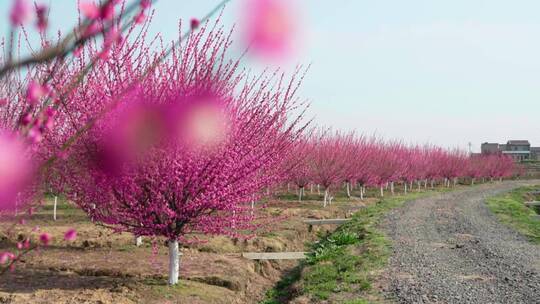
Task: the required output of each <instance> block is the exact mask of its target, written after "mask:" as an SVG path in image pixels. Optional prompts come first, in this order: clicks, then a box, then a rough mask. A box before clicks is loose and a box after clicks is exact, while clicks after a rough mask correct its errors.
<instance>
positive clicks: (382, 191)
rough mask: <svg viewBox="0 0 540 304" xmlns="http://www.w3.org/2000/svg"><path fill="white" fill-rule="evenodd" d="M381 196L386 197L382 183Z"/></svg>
mask: <svg viewBox="0 0 540 304" xmlns="http://www.w3.org/2000/svg"><path fill="white" fill-rule="evenodd" d="M381 197H384V187H383V185H381Z"/></svg>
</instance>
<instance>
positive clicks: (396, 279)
mask: <svg viewBox="0 0 540 304" xmlns="http://www.w3.org/2000/svg"><path fill="white" fill-rule="evenodd" d="M538 183H540V182H538V181H536V184H538ZM534 184H535V182H534V181H512V182H503V183H495V184H484V185H480V186H476V187H471V188H467V189H461V190H457V191H453V192H448V193H443V194H438V195H436V196H432V197H428V198H422V199H418V200H413V201H410V202H407V203H406V204H405V205H404V206H403V207H402V208H398V209H395V210H393V211H392V212H390V213H389V214H388V216H387V217H386V219H385V220H384V221H383V223H382V224H381V225H382V228H383V230H385V231H386V232H387V233H388V235H389V236H390V237H391V238H392V240H393V247H394V248H393V252H394V253H393V255H392V257H391V258H390V262H389V265H388V268H387V270H386V271H385V274H384V278H385V281H386V284H387V285H388V286H386V287H385V289H386V290H387V297H388V299H391V300H394V301H396V302H397V303H479V304H480V303H482V304H484V303H513V304H514V303H515V304H518V303H524V304H525V303H526V304H531V303H533V304H534V303H537V304H538V303H540V246H536V245H534V244H532V243H530V242H528V241H527V239H526V238H525V237H524V236H522V235H520V234H519V233H517V232H516V231H514V230H512V229H511V228H508V227H506V226H504V225H502V224H501V223H499V222H498V220H497V218H496V217H495V216H494V215H493V214H492V213H491V212H490V211H489V210H488V208H487V206H486V204H485V198H486V197H490V196H494V195H498V194H501V193H504V192H506V191H510V190H512V189H514V188H517V187H521V186H525V185H534Z"/></svg>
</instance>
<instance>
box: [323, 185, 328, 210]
mask: <svg viewBox="0 0 540 304" xmlns="http://www.w3.org/2000/svg"><path fill="white" fill-rule="evenodd" d="M327 199H328V187H327V188H326V189H324V201H323V207H326V200H327Z"/></svg>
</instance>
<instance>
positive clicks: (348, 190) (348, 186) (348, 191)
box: [346, 182, 351, 198]
mask: <svg viewBox="0 0 540 304" xmlns="http://www.w3.org/2000/svg"><path fill="white" fill-rule="evenodd" d="M346 187H347V197H348V198H351V184H350V183H349V182H347V186H346Z"/></svg>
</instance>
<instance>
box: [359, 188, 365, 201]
mask: <svg viewBox="0 0 540 304" xmlns="http://www.w3.org/2000/svg"><path fill="white" fill-rule="evenodd" d="M360 200H364V186H362V187H360Z"/></svg>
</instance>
